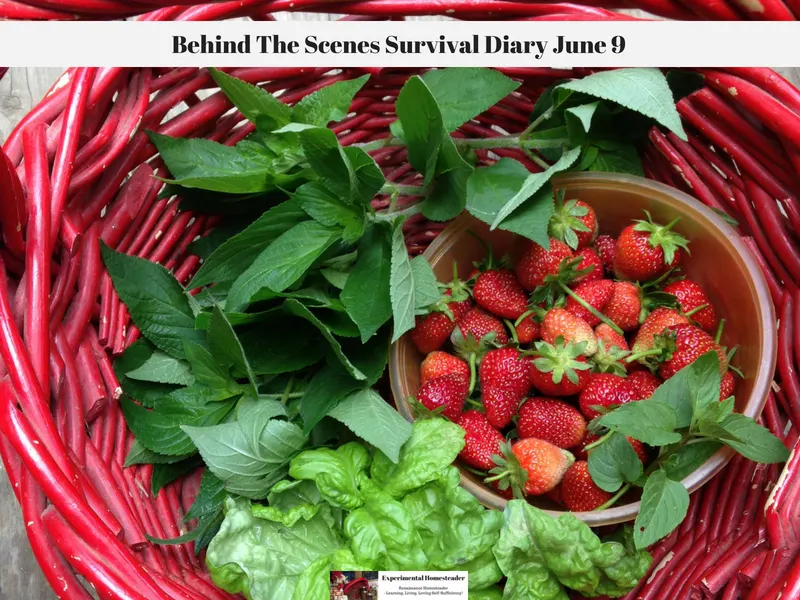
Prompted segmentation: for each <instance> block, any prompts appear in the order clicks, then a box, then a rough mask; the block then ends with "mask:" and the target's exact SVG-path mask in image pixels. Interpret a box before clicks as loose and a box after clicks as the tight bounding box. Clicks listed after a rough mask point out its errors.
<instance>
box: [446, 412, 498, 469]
mask: <svg viewBox="0 0 800 600" xmlns="http://www.w3.org/2000/svg"><path fill="white" fill-rule="evenodd" d="M456 423H457V424H458V425H459V426H460V427H461V429H463V430H464V432H465V436H464V449H463V450H462V451H461V453H460V454H459V455H458V457H459V458H460V459H461V460H462V461H463V462H465V463H466V464H468V465H469V466H471V467H474V468H476V469H480V470H482V471H489V470H490V469H493V468H494V467H495V466H496V465H495V463H494V461H493V460H492V457H493V456H497V455H499V454H500V453H501V450H500V445H501V444H502V443H503V442H505V437H503V434H502V433H500V432H499V431H498V430H497V429H495V428H494V427H492V424H491V423H489V420H488V419H487V418H486V415H485V414H483V413H481V412H479V411H477V410H468V411H466V412H465V413H463V414H462V415H461V417H460V418H459V419H458V421H456Z"/></svg>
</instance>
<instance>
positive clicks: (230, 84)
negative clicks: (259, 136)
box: [208, 68, 292, 131]
mask: <svg viewBox="0 0 800 600" xmlns="http://www.w3.org/2000/svg"><path fill="white" fill-rule="evenodd" d="M208 72H209V74H210V75H211V78H212V79H213V80H214V81H215V82H216V84H217V85H218V86H219V87H220V89H221V90H222V91H223V93H224V94H225V95H226V96H227V97H228V100H230V101H231V102H233V105H234V106H235V107H236V108H238V109H239V111H240V112H241V113H242V114H243V115H244V116H245V118H246V119H247V120H248V121H250V122H251V123H256V118H257V117H261V118H262V119H269V123H270V125H271V129H270V131H272V130H274V129H277V128H278V127H283V126H284V125H286V124H287V123H288V122H289V119H290V117H291V114H292V109H291V108H290V107H288V106H287V105H286V104H284V103H283V102H281V101H280V100H278V99H277V98H276V97H275V96H273V95H272V94H270V93H269V92H268V91H266V90H262V89H261V88H260V87H257V86H254V85H251V84H249V83H247V82H245V81H242V80H241V79H237V78H236V77H231V76H230V75H227V74H226V73H223V72H222V71H219V70H217V69H212V68H209V69H208Z"/></svg>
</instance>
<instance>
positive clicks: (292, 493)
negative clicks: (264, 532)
mask: <svg viewBox="0 0 800 600" xmlns="http://www.w3.org/2000/svg"><path fill="white" fill-rule="evenodd" d="M321 500H322V497H321V495H320V493H319V490H318V489H317V486H316V484H315V483H314V482H313V481H279V482H278V483H276V484H275V485H274V486H273V487H272V490H271V491H270V493H269V498H268V501H269V505H268V506H263V505H261V504H254V505H253V506H252V510H253V515H254V516H256V517H258V518H259V519H266V520H268V521H275V522H277V523H283V524H284V525H286V526H287V527H291V526H292V525H294V524H295V523H297V521H299V520H300V519H304V520H306V521H308V520H309V519H313V518H314V516H315V515H316V514H317V512H318V511H319V509H320V506H322V505H321V504H320V502H321Z"/></svg>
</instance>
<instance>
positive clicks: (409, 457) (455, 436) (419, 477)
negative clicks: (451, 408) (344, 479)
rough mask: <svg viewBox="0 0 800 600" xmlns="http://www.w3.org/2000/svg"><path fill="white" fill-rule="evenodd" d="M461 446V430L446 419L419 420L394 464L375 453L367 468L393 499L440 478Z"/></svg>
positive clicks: (462, 433) (462, 434)
mask: <svg viewBox="0 0 800 600" xmlns="http://www.w3.org/2000/svg"><path fill="white" fill-rule="evenodd" d="M463 448H464V430H463V429H461V427H459V426H458V425H456V424H455V423H452V422H451V421H448V420H447V419H443V418H441V417H439V418H432V419H418V420H416V421H415V422H414V429H413V431H412V433H411V437H410V438H409V439H408V441H406V443H405V444H403V447H402V449H401V450H400V460H399V461H397V463H393V462H392V461H391V460H390V459H389V458H388V457H387V456H386V455H385V454H383V453H382V452H376V453H375V458H374V460H373V463H372V468H371V469H370V474H371V475H372V479H373V480H374V481H375V483H376V484H378V485H379V486H380V487H381V488H383V490H384V491H385V492H386V493H387V494H389V495H390V496H392V497H394V498H401V497H402V496H404V495H405V494H406V493H408V492H410V491H412V490H415V489H417V488H420V487H422V486H423V485H425V484H426V483H430V482H431V481H435V480H436V479H438V478H439V477H441V475H442V473H443V472H444V470H445V469H447V467H449V466H450V465H451V464H452V463H453V461H454V460H455V459H456V457H457V456H458V453H459V452H461V450H462V449H463Z"/></svg>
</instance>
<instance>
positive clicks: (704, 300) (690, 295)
mask: <svg viewBox="0 0 800 600" xmlns="http://www.w3.org/2000/svg"><path fill="white" fill-rule="evenodd" d="M664 292H666V293H667V294H672V295H673V296H675V297H676V298H677V299H678V304H680V307H681V312H683V313H684V314H689V315H690V316H691V319H692V321H694V322H695V323H697V324H698V325H699V326H700V327H702V328H703V329H705V330H706V331H708V332H709V333H712V332H713V331H714V330H716V328H717V316H716V314H715V313H714V306H713V305H712V304H711V301H710V300H709V299H708V296H707V295H706V293H705V292H704V291H703V288H701V287H700V285H699V284H697V283H695V282H694V281H692V280H691V279H681V280H679V281H673V282H672V283H670V284H667V285H666V286H665V287H664Z"/></svg>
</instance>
